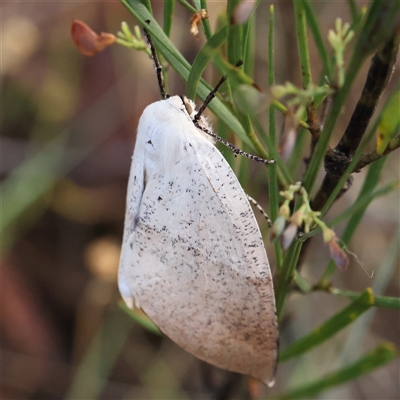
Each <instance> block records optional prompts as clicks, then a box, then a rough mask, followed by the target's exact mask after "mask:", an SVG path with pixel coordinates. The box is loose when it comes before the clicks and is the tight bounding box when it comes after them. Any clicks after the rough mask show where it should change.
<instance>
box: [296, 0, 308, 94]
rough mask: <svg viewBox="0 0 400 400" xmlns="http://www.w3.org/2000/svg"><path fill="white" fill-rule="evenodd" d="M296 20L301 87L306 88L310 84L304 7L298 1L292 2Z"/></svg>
mask: <svg viewBox="0 0 400 400" xmlns="http://www.w3.org/2000/svg"><path fill="white" fill-rule="evenodd" d="M293 5H294V11H295V20H296V34H297V46H298V50H299V57H300V66H301V73H302V77H303V87H304V88H307V87H308V86H309V85H310V83H311V82H312V79H311V67H310V55H309V52H308V39H307V25H306V14H305V10H304V5H303V4H302V3H300V2H298V1H294V2H293Z"/></svg>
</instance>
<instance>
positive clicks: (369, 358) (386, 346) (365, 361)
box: [273, 343, 398, 400]
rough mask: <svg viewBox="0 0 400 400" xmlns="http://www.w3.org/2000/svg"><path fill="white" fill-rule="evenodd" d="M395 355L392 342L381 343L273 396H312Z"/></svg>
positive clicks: (281, 399)
mask: <svg viewBox="0 0 400 400" xmlns="http://www.w3.org/2000/svg"><path fill="white" fill-rule="evenodd" d="M397 357H398V351H397V349H396V347H395V346H394V345H393V344H392V343H382V344H380V345H379V346H377V347H376V348H375V349H374V350H372V351H371V352H369V353H367V354H365V355H364V356H363V357H361V358H359V359H358V360H357V361H355V362H354V363H352V364H350V365H348V366H346V367H344V368H342V369H340V370H338V371H335V372H332V373H330V374H328V375H326V376H324V377H322V378H321V379H318V380H316V381H314V382H310V383H308V384H305V385H303V386H301V387H298V388H295V389H292V390H289V391H288V392H286V393H282V394H278V395H274V396H273V398H274V399H279V400H291V399H304V398H312V397H314V396H316V395H317V394H318V393H321V392H323V391H325V390H327V389H329V388H332V387H334V386H338V385H342V384H343V383H345V382H348V381H350V380H354V379H356V378H358V377H359V376H361V375H365V374H367V373H369V372H371V371H373V370H374V369H377V368H379V367H381V366H383V365H385V364H388V363H389V362H391V361H393V360H394V359H396V358H397Z"/></svg>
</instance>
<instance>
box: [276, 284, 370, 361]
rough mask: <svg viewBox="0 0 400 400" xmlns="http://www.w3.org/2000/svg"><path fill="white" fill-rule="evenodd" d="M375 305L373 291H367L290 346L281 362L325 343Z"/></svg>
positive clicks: (280, 358)
mask: <svg viewBox="0 0 400 400" xmlns="http://www.w3.org/2000/svg"><path fill="white" fill-rule="evenodd" d="M373 304H374V295H373V293H372V290H371V289H366V290H365V291H364V292H363V293H361V294H359V296H357V297H356V298H355V299H354V301H353V302H352V303H351V304H349V305H348V306H347V307H345V308H344V309H343V310H341V311H339V312H338V313H336V314H335V315H333V316H332V317H331V318H329V319H328V320H326V321H325V322H324V323H323V324H322V325H321V326H319V327H318V328H315V329H314V330H313V331H311V332H310V333H309V334H307V335H305V336H303V337H302V338H300V339H298V340H296V341H295V342H293V343H291V344H289V345H288V346H287V347H286V348H285V349H284V350H283V351H281V353H280V355H279V360H280V361H281V362H282V361H286V360H288V359H290V358H293V357H298V356H299V355H301V354H303V353H305V352H307V351H309V350H310V349H312V348H313V347H315V346H318V345H319V344H321V343H323V342H325V341H326V340H328V339H329V338H331V337H332V336H333V335H335V334H336V333H337V332H339V331H341V330H342V329H343V328H345V327H346V326H347V325H349V324H350V323H351V322H353V321H354V320H355V319H356V318H358V317H359V316H360V315H361V314H363V313H364V312H365V311H367V310H368V309H369V308H370V307H372V306H373Z"/></svg>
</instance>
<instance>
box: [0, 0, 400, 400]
mask: <svg viewBox="0 0 400 400" xmlns="http://www.w3.org/2000/svg"><path fill="white" fill-rule="evenodd" d="M313 3H314V6H315V10H316V12H317V15H318V17H319V21H320V24H321V27H322V30H323V32H324V34H325V35H326V34H327V32H328V29H330V28H333V27H334V21H335V19H336V18H337V17H341V18H342V19H343V20H344V21H350V13H349V9H348V4H347V2H344V1H331V2H313ZM365 4H366V2H357V5H359V6H360V7H361V5H365ZM269 5H270V2H261V5H260V7H259V9H258V11H257V40H256V63H255V76H256V80H257V82H258V83H259V85H260V86H261V87H264V88H266V87H267V84H266V80H267V40H266V39H265V38H266V35H267V29H268V26H267V21H268V9H269ZM1 7H2V16H1V18H2V20H1V34H2V65H1V67H2V70H1V74H2V76H1V77H2V138H1V140H2V155H1V157H2V165H1V166H2V178H3V184H2V193H1V195H2V223H3V227H2V229H3V230H2V232H3V235H2V248H3V252H2V270H1V320H0V324H1V332H2V341H1V365H2V370H1V390H2V398H4V399H61V398H68V399H97V398H99V399H142V398H143V399H145V398H146V399H147V398H153V399H163V398H170V399H175V398H199V399H202V398H209V397H210V396H211V395H210V393H213V396H214V397H218V396H219V398H224V397H223V396H224V393H230V395H229V397H230V398H237V399H241V398H246V397H247V393H246V382H245V380H244V379H238V378H237V377H234V379H233V380H232V378H231V375H229V374H224V373H221V372H216V371H214V370H213V369H209V368H208V367H207V366H205V365H204V364H201V363H200V362H198V361H197V360H196V359H195V358H194V357H192V356H191V355H189V354H187V353H185V352H184V351H183V350H181V349H180V348H178V347H177V346H175V345H174V344H173V343H171V342H170V341H169V340H168V339H166V338H162V337H159V336H157V335H155V334H152V333H149V332H147V331H146V330H145V329H144V328H143V327H141V326H140V325H138V324H137V323H135V322H133V321H132V320H131V319H130V318H129V317H128V316H127V315H126V314H125V313H124V312H123V311H122V310H121V308H120V307H119V306H118V301H119V299H120V297H119V293H118V289H117V284H116V277H117V267H118V261H119V250H120V242H121V237H122V230H123V218H124V213H125V195H126V185H127V179H128V172H129V167H130V159H131V154H132V151H133V146H134V142H135V131H136V127H137V123H138V119H139V117H140V114H141V113H142V111H143V109H144V108H145V106H146V105H147V104H149V103H151V102H154V101H156V100H158V99H159V92H158V88H157V82H156V79H155V75H154V71H153V67H152V62H151V60H150V59H149V58H148V57H147V56H146V54H144V53H143V52H136V51H134V50H129V49H127V48H122V47H121V46H117V45H114V46H112V47H111V48H108V49H107V50H105V51H104V52H102V53H100V54H98V55H96V56H95V57H92V58H86V57H83V56H82V55H80V54H78V52H77V51H76V50H75V48H74V47H73V44H72V41H71V40H70V36H69V30H70V24H71V21H72V19H73V18H76V19H80V20H83V21H85V22H86V23H87V24H88V25H90V26H91V27H92V28H93V29H94V30H95V31H97V32H101V31H106V32H112V33H114V34H115V33H116V32H117V31H118V30H119V29H120V24H121V22H122V21H127V22H128V23H129V25H130V26H131V27H132V26H133V25H134V24H135V21H133V18H132V17H131V15H130V14H129V13H128V12H127V11H126V10H125V8H124V7H123V6H122V5H120V3H119V2H117V1H113V2H67V1H53V2H3V3H2V5H1ZM224 7H225V3H224V2H213V1H211V2H209V14H210V22H211V26H212V27H215V21H216V18H217V16H218V13H219V12H220V11H221V10H223V9H224ZM153 8H154V13H155V15H156V18H157V20H158V21H162V2H153ZM190 17H191V15H190V13H188V11H187V10H185V9H183V7H182V6H180V5H179V4H176V10H175V20H174V23H173V29H172V40H173V42H174V43H175V45H176V46H177V48H178V49H179V50H180V51H181V52H182V53H183V54H184V55H185V57H186V58H187V59H188V60H189V61H190V62H191V61H192V60H193V58H194V57H195V55H196V53H197V52H198V50H199V49H200V48H201V46H202V45H203V44H204V36H202V35H200V36H201V38H200V40H199V41H197V40H195V39H194V38H192V37H191V36H190V35H189V34H188V31H189V20H190ZM294 34H295V33H294V19H293V7H292V4H291V2H277V4H276V41H275V45H276V66H277V76H276V80H277V83H282V84H283V83H284V82H285V81H287V80H289V81H292V82H293V83H295V84H297V85H300V82H301V81H300V72H299V63H298V56H297V48H296V42H295V40H294ZM310 46H311V57H312V58H311V59H312V60H315V63H313V73H314V76H315V77H318V74H319V72H320V65H319V62H318V58H317V56H316V53H315V48H314V45H313V42H312V40H310ZM367 68H368V66H366V68H364V69H363V72H362V74H361V76H360V78H359V80H358V81H357V86H356V87H355V88H354V92H353V93H352V98H351V101H350V103H349V104H348V108H346V110H345V114H344V115H343V116H342V119H341V120H342V126H341V127H340V128H343V129H344V128H345V126H346V123H347V121H348V119H349V117H350V115H351V111H352V109H353V107H354V105H355V102H356V101H357V98H358V95H359V93H360V91H361V89H362V85H363V83H364V79H365V73H366V71H367ZM205 78H206V79H207V80H208V81H209V82H211V81H212V78H213V77H212V75H211V73H210V71H207V74H206V76H205ZM396 80H398V73H395V76H394V79H392V82H391V86H393V82H395V81H396ZM170 92H171V93H182V94H183V93H184V83H183V81H182V80H181V79H180V78H179V77H177V76H176V75H175V74H174V73H172V74H171V85H170ZM341 132H343V130H341V131H338V132H336V135H337V136H336V139H337V138H338V137H339V135H340V134H341ZM300 172H301V171H300ZM398 173H399V156H398V154H392V155H391V158H390V160H389V161H388V162H387V165H386V169H385V175H384V179H383V181H382V184H383V183H386V182H389V181H393V180H396V179H398ZM298 178H301V175H300V174H299V177H298ZM258 181H259V180H258ZM361 183H362V174H359V176H356V177H355V182H354V185H353V188H352V190H351V191H349V192H348V193H347V194H346V196H344V198H342V199H341V200H340V202H338V203H337V204H336V205H335V207H334V209H333V210H332V211H331V215H336V214H337V213H338V212H339V211H340V210H343V209H345V208H346V207H348V206H349V205H350V204H352V202H353V200H354V199H355V198H356V195H357V193H358V190H359V187H360V184H361ZM256 193H258V194H259V195H260V196H261V198H262V197H263V193H262V192H261V191H260V190H259V189H257V190H256ZM264 195H265V193H264ZM398 220H399V197H398V193H392V194H391V195H389V196H387V197H385V198H382V199H379V200H377V201H375V202H374V203H373V204H372V206H371V207H370V208H369V210H368V212H367V215H366V217H365V219H364V222H363V223H362V224H361V226H360V229H359V230H358V233H357V235H356V237H355V239H354V240H353V242H352V244H351V247H350V248H351V250H352V251H354V252H355V253H356V254H357V256H358V257H359V259H360V260H361V261H362V262H363V263H364V264H365V268H366V269H367V270H368V271H372V270H374V271H375V274H376V273H377V272H378V271H379V269H380V268H382V265H383V264H384V262H385V260H386V262H387V263H389V264H390V265H389V267H387V266H386V267H385V268H386V270H385V271H387V272H385V273H384V274H383V283H381V287H382V291H383V293H384V294H386V295H390V296H398V295H399V280H398V278H399V268H398V258H397V257H398V236H397V238H396V234H397V233H398ZM338 232H339V233H340V227H339V228H338ZM266 245H267V248H268V249H270V244H269V243H267V244H266ZM269 254H272V250H270V251H269ZM385 257H386V258H385ZM390 257H392V259H391V260H390V259H389V258H390ZM271 258H272V257H271ZM388 259H389V260H388ZM327 262H328V251H327V248H325V247H324V246H323V244H322V241H321V240H320V239H318V238H317V239H316V240H315V242H314V243H313V245H311V246H310V249H309V253H308V258H307V261H306V264H305V266H304V268H303V273H304V275H305V276H306V277H308V278H309V279H310V281H311V282H315V281H316V280H317V279H318V278H319V277H320V275H321V273H322V271H323V269H324V268H325V266H326V264H327ZM272 264H273V258H272ZM385 265H386V264H385ZM393 265H394V266H393ZM374 279H375V278H374ZM374 279H370V278H368V276H367V275H366V274H365V273H364V272H363V271H362V269H361V268H360V267H359V266H358V265H357V263H355V262H352V264H351V267H350V269H349V271H348V272H346V273H337V274H336V276H335V277H334V282H335V284H336V285H337V286H339V287H343V288H347V289H350V290H357V291H361V290H363V289H364V288H365V287H367V286H371V285H372V284H373V283H374V282H375V281H374ZM345 304H347V301H346V300H344V299H341V298H333V296H329V295H325V294H320V293H315V294H312V295H309V296H306V297H304V296H299V295H293V296H292V297H291V299H290V300H289V302H288V305H287V310H288V315H289V317H288V318H287V322H286V325H285V326H284V327H283V329H282V340H281V343H282V346H284V345H285V344H286V343H288V342H289V341H292V340H294V339H295V338H298V337H299V336H301V335H302V334H304V333H306V332H308V331H309V330H310V329H311V328H313V327H315V326H317V324H318V323H320V322H322V321H323V320H325V319H326V318H327V317H328V316H329V315H331V314H332V313H334V312H336V311H337V310H339V309H340V308H341V307H343V306H344V305H345ZM382 340H390V341H393V342H397V343H398V342H399V313H398V312H396V311H394V310H382V309H379V310H371V311H370V312H369V313H367V315H366V317H365V318H363V319H362V320H360V323H359V325H352V326H351V327H350V328H348V329H346V330H345V331H344V332H342V333H341V334H339V335H337V336H335V337H334V338H333V339H332V340H331V341H330V342H329V343H328V344H325V345H323V346H321V347H318V348H317V349H316V350H315V351H313V352H311V353H310V354H308V355H307V356H305V357H302V358H301V359H300V360H298V362H292V363H286V364H283V365H281V366H280V367H279V370H278V376H277V384H276V387H275V388H274V389H273V391H274V392H276V391H280V390H284V389H286V388H288V387H289V386H290V385H296V384H300V383H304V382H308V381H310V380H312V379H315V378H317V377H318V376H321V375H322V374H324V373H326V372H327V371H330V370H332V369H333V368H335V367H339V366H340V365H341V362H344V361H347V362H350V361H351V360H354V359H355V358H357V357H358V356H359V355H360V354H361V353H364V352H365V351H366V350H367V349H370V348H372V347H374V346H375V345H376V344H377V343H379V342H380V341H382ZM346 356H347V357H348V359H346ZM224 391H225V392H224ZM271 393H273V392H271V391H269V392H267V391H266V390H265V392H264V394H271ZM398 396H399V363H398V362H394V363H392V364H390V365H388V366H385V367H384V368H381V369H379V370H377V371H376V372H374V373H373V374H371V375H368V376H367V377H365V378H362V379H359V380H357V381H356V382H355V383H352V384H351V385H345V386H343V387H340V388H337V389H335V390H333V391H330V392H328V393H326V394H323V395H321V396H320V397H319V398H326V399H339V398H340V399H396V398H398Z"/></svg>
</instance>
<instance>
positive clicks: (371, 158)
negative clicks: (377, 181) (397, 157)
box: [353, 136, 400, 172]
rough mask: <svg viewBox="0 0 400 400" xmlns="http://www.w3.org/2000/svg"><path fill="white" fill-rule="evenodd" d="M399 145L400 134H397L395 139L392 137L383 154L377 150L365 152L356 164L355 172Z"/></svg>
mask: <svg viewBox="0 0 400 400" xmlns="http://www.w3.org/2000/svg"><path fill="white" fill-rule="evenodd" d="M399 147H400V136H396V137H395V138H394V139H392V140H391V141H390V142H389V144H388V146H387V147H386V150H385V151H384V152H383V153H382V154H378V153H377V152H376V151H372V152H371V153H367V154H364V155H363V156H362V157H361V158H360V161H359V162H358V163H357V165H356V166H355V168H354V170H353V172H360V170H361V169H363V168H364V167H366V166H367V165H369V164H371V163H373V162H375V161H377V160H379V159H380V158H382V157H384V156H386V155H388V154H389V153H391V152H392V151H394V150H396V149H398V148H399Z"/></svg>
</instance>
